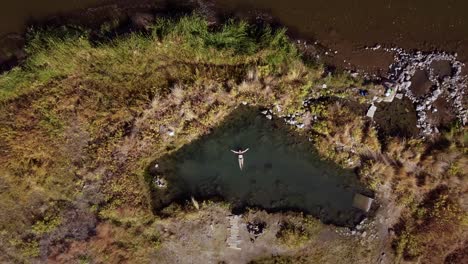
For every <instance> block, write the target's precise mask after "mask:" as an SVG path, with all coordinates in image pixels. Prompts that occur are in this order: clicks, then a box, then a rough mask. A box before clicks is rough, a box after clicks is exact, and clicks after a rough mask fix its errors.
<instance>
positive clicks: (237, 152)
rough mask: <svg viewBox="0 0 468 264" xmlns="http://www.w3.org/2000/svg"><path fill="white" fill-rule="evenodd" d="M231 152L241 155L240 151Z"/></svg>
mask: <svg viewBox="0 0 468 264" xmlns="http://www.w3.org/2000/svg"><path fill="white" fill-rule="evenodd" d="M231 151H232V152H233V153H236V154H240V152H239V151H234V150H232V149H231Z"/></svg>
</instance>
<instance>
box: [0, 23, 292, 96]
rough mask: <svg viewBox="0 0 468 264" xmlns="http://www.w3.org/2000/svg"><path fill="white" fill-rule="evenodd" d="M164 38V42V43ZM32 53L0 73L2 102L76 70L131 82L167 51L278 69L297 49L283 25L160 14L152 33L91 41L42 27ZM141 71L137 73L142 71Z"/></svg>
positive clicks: (186, 57)
mask: <svg viewBox="0 0 468 264" xmlns="http://www.w3.org/2000/svg"><path fill="white" fill-rule="evenodd" d="M161 44H162V45H161ZM26 51H27V54H28V59H27V60H26V61H25V62H24V64H22V65H21V66H18V67H16V68H14V69H12V70H11V71H9V72H6V73H4V74H2V75H0V102H2V101H5V100H9V99H13V98H16V97H17V96H20V95H23V94H27V93H28V92H31V91H35V90H37V89H38V88H40V87H42V86H44V85H46V84H48V83H50V82H52V81H53V80H58V79H63V78H69V77H72V76H74V75H87V77H86V78H88V79H93V78H94V79H96V80H100V81H104V80H106V82H113V85H114V86H115V85H116V82H118V81H120V82H122V84H123V85H125V86H127V87H128V86H129V85H132V83H133V82H136V83H135V84H136V85H137V84H139V83H141V82H142V81H144V77H143V76H145V74H141V73H145V71H146V70H148V69H151V68H155V67H156V66H159V65H161V64H163V63H164V62H163V61H161V58H160V57H159V58H158V59H156V58H157V57H158V55H160V54H161V53H162V52H163V51H164V53H165V56H166V57H167V56H169V57H171V59H173V60H176V59H177V60H185V61H188V62H194V63H213V64H223V63H224V64H235V63H237V64H239V63H245V64H249V63H256V64H260V65H266V66H268V67H269V70H270V71H277V70H278V69H279V68H280V66H281V65H282V64H285V63H287V62H288V61H290V60H293V59H297V58H298V56H299V54H298V52H297V50H296V48H295V47H294V45H293V44H292V43H291V42H290V41H289V39H288V37H287V36H286V32H285V30H273V29H272V28H270V27H265V28H255V27H254V26H251V25H249V24H247V23H246V22H244V21H237V22H236V21H233V20H231V21H228V22H227V23H226V24H225V25H223V26H221V27H219V28H217V29H211V28H210V27H209V25H208V23H207V21H206V20H204V19H203V18H202V17H199V16H196V15H192V16H186V17H182V18H180V19H179V20H171V19H162V18H161V19H158V20H157V21H156V22H155V23H154V25H153V27H152V34H149V35H144V34H140V33H130V34H127V35H124V36H119V37H116V38H115V39H113V40H111V41H110V42H106V43H101V44H97V45H93V44H92V43H91V40H90V38H89V32H88V31H86V30H76V29H63V28H62V29H60V30H38V31H33V32H31V33H30V38H29V42H28V44H27V47H26ZM138 73H140V75H141V76H139V74H138Z"/></svg>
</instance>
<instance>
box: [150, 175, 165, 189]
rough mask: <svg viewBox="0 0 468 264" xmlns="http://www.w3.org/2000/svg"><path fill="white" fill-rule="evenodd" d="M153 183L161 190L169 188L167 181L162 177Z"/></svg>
mask: <svg viewBox="0 0 468 264" xmlns="http://www.w3.org/2000/svg"><path fill="white" fill-rule="evenodd" d="M153 183H154V185H155V186H156V187H157V188H160V189H163V188H166V187H167V181H166V180H165V179H164V178H162V177H160V176H156V178H155V179H154V181H153Z"/></svg>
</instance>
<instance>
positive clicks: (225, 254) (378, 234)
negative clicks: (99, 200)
mask: <svg viewBox="0 0 468 264" xmlns="http://www.w3.org/2000/svg"><path fill="white" fill-rule="evenodd" d="M381 211H382V210H379V212H381ZM385 212H386V213H387V214H385V215H383V216H379V217H378V219H384V221H382V222H381V223H380V222H379V224H375V222H373V221H369V220H366V221H364V223H362V224H360V225H359V226H357V228H356V229H355V230H350V229H348V228H340V227H334V226H332V225H324V224H322V223H321V222H319V221H318V220H316V219H313V218H309V217H304V216H302V215H300V214H294V213H283V214H282V213H267V212H265V211H257V210H251V211H249V212H247V213H245V214H243V215H240V221H239V240H240V243H239V244H238V247H239V248H240V249H239V250H238V249H232V248H229V247H228V245H227V243H226V240H227V238H228V237H229V236H230V228H229V227H230V226H229V218H230V217H232V214H231V212H230V210H229V208H227V207H225V206H223V205H220V204H213V203H210V204H209V205H208V204H204V205H202V207H201V209H200V210H199V211H196V210H193V211H191V212H189V213H186V214H183V215H181V216H179V217H175V218H168V219H165V220H161V221H160V223H159V225H158V226H157V228H158V229H160V232H161V233H162V234H163V235H162V239H163V240H162V242H163V243H161V246H160V248H159V250H158V251H157V252H156V253H155V255H156V256H155V258H154V263H194V264H196V263H232V264H243V263H249V262H250V261H254V260H256V259H264V258H268V257H271V256H277V255H286V256H295V257H297V256H301V257H303V259H304V260H305V262H304V263H350V262H349V261H350V260H352V261H353V263H377V261H380V259H381V256H382V252H381V251H382V250H384V252H386V253H385V256H386V258H385V260H386V261H385V262H381V263H391V262H390V261H389V260H390V259H391V258H392V257H391V251H389V250H388V249H390V248H389V246H388V238H389V237H388V236H387V235H385V233H386V232H385V231H386V230H387V229H388V227H387V224H390V223H392V222H393V221H394V220H395V219H394V218H392V217H391V216H389V215H388V213H389V212H394V211H393V210H386V211H385ZM305 219H307V220H305ZM254 221H262V222H264V223H266V227H265V229H264V230H263V232H262V233H261V234H259V235H258V236H257V237H256V236H255V235H254V234H252V233H249V232H248V230H247V228H246V227H247V224H248V223H249V222H254ZM285 222H289V223H297V224H298V225H300V226H303V227H304V228H305V229H306V230H307V232H308V234H309V235H310V237H309V238H308V239H307V240H305V241H303V243H299V244H291V243H286V244H285V243H284V241H281V240H280V239H278V232H279V231H280V229H281V226H282V225H283V224H284V223H285ZM305 226H307V227H305ZM387 250H388V251H387ZM351 255H352V256H351ZM188 256H190V258H188Z"/></svg>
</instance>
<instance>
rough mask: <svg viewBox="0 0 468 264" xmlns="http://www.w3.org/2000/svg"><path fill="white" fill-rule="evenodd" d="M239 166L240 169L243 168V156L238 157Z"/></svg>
mask: <svg viewBox="0 0 468 264" xmlns="http://www.w3.org/2000/svg"><path fill="white" fill-rule="evenodd" d="M239 167H240V169H241V170H242V169H243V168H244V158H243V157H242V158H240V159H239Z"/></svg>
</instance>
